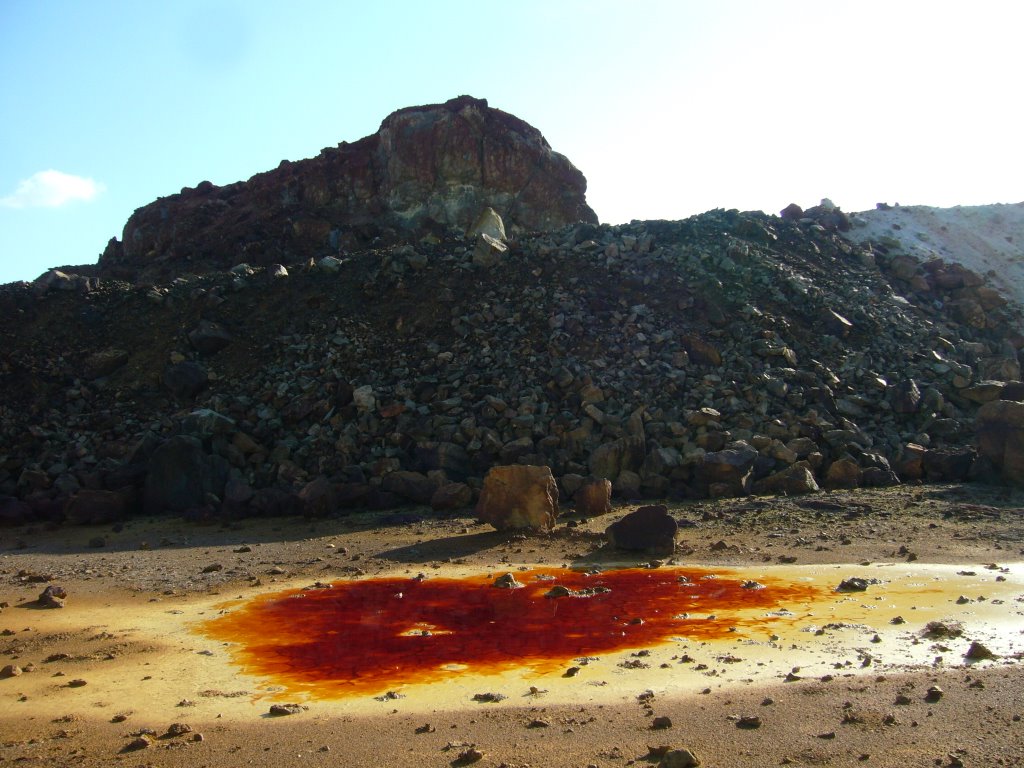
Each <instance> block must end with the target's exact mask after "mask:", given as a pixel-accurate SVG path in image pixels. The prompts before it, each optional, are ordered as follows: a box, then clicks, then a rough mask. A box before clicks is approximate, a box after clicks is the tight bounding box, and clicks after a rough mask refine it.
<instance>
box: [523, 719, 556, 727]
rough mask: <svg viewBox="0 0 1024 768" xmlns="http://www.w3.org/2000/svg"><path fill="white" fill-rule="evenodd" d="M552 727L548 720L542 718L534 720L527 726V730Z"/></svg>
mask: <svg viewBox="0 0 1024 768" xmlns="http://www.w3.org/2000/svg"><path fill="white" fill-rule="evenodd" d="M550 726H551V723H549V722H548V721H547V720H541V719H540V718H534V719H533V720H531V721H530V722H528V723H527V724H526V727H527V728H548V727H550Z"/></svg>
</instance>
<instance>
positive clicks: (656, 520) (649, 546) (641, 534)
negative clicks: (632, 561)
mask: <svg viewBox="0 0 1024 768" xmlns="http://www.w3.org/2000/svg"><path fill="white" fill-rule="evenodd" d="M678 531H679V524H678V523H676V521H675V520H674V519H673V518H672V516H671V515H669V513H668V507H666V506H665V505H664V504H652V505H649V506H646V507H640V508H638V509H637V510H635V511H633V512H630V513H629V514H628V515H626V516H625V517H623V518H622V519H621V520H617V521H616V522H614V523H612V524H611V525H609V526H608V527H607V528H606V529H605V532H604V535H605V537H606V538H607V539H608V543H609V544H611V545H612V546H613V547H616V548H617V549H627V550H631V551H638V552H649V553H651V554H671V553H672V552H674V551H675V547H676V533H677V532H678Z"/></svg>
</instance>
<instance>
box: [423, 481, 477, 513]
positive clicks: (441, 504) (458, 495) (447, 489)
mask: <svg viewBox="0 0 1024 768" xmlns="http://www.w3.org/2000/svg"><path fill="white" fill-rule="evenodd" d="M472 503H473V489H472V488H470V487H469V486H468V485H466V484H465V483H445V484H444V485H442V486H441V487H440V488H438V489H437V490H436V491H434V495H433V496H431V497H430V506H431V508H432V509H434V510H436V511H438V512H442V511H445V512H446V511H449V510H453V509H464V508H465V507H468V506H469V505H470V504H472Z"/></svg>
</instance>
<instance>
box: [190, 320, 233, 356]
mask: <svg viewBox="0 0 1024 768" xmlns="http://www.w3.org/2000/svg"><path fill="white" fill-rule="evenodd" d="M188 340H189V343H190V344H191V345H192V347H193V348H194V349H195V350H196V352H198V353H199V354H201V355H212V354H213V353H214V352H219V351H220V350H222V349H224V347H226V346H227V345H228V344H230V343H231V334H230V333H228V332H227V330H225V329H224V328H223V327H222V326H220V325H219V324H218V323H215V322H212V321H211V320H200V321H199V325H198V326H196V328H194V329H193V330H192V331H190V332H189V334H188Z"/></svg>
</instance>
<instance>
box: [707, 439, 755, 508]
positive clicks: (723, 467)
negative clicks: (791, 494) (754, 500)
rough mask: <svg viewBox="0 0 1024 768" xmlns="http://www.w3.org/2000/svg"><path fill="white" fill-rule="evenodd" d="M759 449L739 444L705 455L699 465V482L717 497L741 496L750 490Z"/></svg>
mask: <svg viewBox="0 0 1024 768" xmlns="http://www.w3.org/2000/svg"><path fill="white" fill-rule="evenodd" d="M757 456H758V454H757V449H755V448H754V447H753V446H751V445H748V444H747V443H743V442H739V443H735V444H733V446H732V447H731V448H725V449H723V450H720V451H710V452H708V453H705V454H704V456H703V458H702V459H701V463H700V464H698V465H697V471H696V479H697V482H698V483H699V484H700V485H701V486H703V487H707V488H708V490H709V493H710V492H711V487H712V486H715V487H716V488H715V492H714V494H713V495H716V496H741V495H743V494H745V493H747V492H748V491H749V490H750V483H751V475H752V472H751V470H752V468H753V466H754V460H755V459H757Z"/></svg>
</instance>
